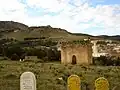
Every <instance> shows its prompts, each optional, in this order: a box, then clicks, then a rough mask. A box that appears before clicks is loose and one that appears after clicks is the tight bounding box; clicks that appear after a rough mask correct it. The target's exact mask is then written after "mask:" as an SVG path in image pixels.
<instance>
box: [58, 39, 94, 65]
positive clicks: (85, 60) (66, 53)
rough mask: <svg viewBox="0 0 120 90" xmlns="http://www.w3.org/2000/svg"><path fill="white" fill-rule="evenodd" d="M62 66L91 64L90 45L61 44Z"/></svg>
mask: <svg viewBox="0 0 120 90" xmlns="http://www.w3.org/2000/svg"><path fill="white" fill-rule="evenodd" d="M60 50H61V63H62V64H87V65H89V64H92V44H91V43H90V41H76V42H61V44H60Z"/></svg>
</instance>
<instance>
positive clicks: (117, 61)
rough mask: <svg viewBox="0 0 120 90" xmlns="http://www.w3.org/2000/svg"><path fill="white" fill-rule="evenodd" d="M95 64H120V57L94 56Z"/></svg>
mask: <svg viewBox="0 0 120 90" xmlns="http://www.w3.org/2000/svg"><path fill="white" fill-rule="evenodd" d="M93 64H94V65H103V66H110V65H112V66H119V65H120V58H116V57H106V56H100V57H94V58H93Z"/></svg>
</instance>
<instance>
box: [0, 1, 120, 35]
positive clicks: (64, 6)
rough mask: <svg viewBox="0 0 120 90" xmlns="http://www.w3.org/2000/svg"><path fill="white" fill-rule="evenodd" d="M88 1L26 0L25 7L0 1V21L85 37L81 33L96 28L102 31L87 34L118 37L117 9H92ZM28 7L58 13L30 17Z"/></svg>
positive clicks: (117, 7)
mask: <svg viewBox="0 0 120 90" xmlns="http://www.w3.org/2000/svg"><path fill="white" fill-rule="evenodd" d="M88 1H90V0H26V3H27V5H25V4H22V3H20V0H10V1H8V0H1V3H0V15H1V17H0V20H14V21H18V22H22V23H25V24H27V25H29V26H33V25H37V26H40V25H51V26H53V27H58V28H64V29H67V30H68V31H70V32H79V33H81V32H84V33H87V32H85V30H87V31H89V29H90V30H91V28H92V27H98V29H99V28H102V29H101V30H100V29H99V31H97V29H96V31H91V33H90V34H101V33H103V34H109V35H110V34H120V31H119V29H120V5H97V6H96V7H92V6H91V5H90V4H89V3H88ZM102 1H103V0H102ZM6 2H8V3H6ZM28 6H29V7H32V8H36V9H39V8H43V9H45V11H46V12H59V11H62V12H60V14H58V15H56V16H51V15H49V14H47V15H44V16H37V17H30V16H29V15H28V13H27V12H26V11H27V9H26V7H27V8H28ZM28 11H29V9H28ZM33 13H35V12H33ZM114 30H115V32H114ZM89 32H90V31H89Z"/></svg>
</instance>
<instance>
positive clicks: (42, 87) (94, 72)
mask: <svg viewBox="0 0 120 90" xmlns="http://www.w3.org/2000/svg"><path fill="white" fill-rule="evenodd" d="M26 71H31V72H33V73H34V74H35V77H36V84H37V90H67V78H68V77H69V76H70V75H72V74H76V75H78V76H79V77H80V79H81V84H82V85H81V86H82V90H85V87H88V88H89V89H90V90H94V82H95V80H96V79H97V78H99V77H101V76H104V77H105V78H106V79H107V80H108V81H109V84H110V90H112V88H113V87H115V86H117V85H120V67H119V66H94V65H91V66H85V65H62V64H60V62H47V63H41V62H19V61H11V60H1V61H0V90H20V76H21V74H22V73H24V72H26Z"/></svg>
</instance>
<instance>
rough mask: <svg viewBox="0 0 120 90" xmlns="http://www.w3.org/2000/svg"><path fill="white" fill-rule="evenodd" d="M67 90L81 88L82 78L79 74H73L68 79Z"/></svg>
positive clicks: (78, 89)
mask: <svg viewBox="0 0 120 90" xmlns="http://www.w3.org/2000/svg"><path fill="white" fill-rule="evenodd" d="M67 83H68V86H67V90H81V86H80V78H79V76H77V75H71V76H69V77H68V80H67Z"/></svg>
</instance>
